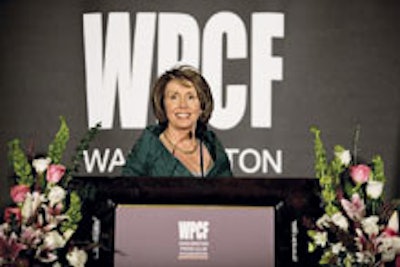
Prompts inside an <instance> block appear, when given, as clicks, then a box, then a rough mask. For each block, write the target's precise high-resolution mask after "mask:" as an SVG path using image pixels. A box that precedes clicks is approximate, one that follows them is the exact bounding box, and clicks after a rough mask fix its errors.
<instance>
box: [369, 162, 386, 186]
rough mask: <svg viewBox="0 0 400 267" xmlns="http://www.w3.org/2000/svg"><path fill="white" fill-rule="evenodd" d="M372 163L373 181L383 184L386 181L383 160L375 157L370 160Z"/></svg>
mask: <svg viewBox="0 0 400 267" xmlns="http://www.w3.org/2000/svg"><path fill="white" fill-rule="evenodd" d="M372 163H373V164H374V168H373V171H374V180H375V181H380V182H385V181H386V177H385V171H384V169H385V167H384V163H383V160H382V158H381V156H379V155H376V156H374V157H373V158H372Z"/></svg>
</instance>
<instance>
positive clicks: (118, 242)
mask: <svg viewBox="0 0 400 267" xmlns="http://www.w3.org/2000/svg"><path fill="white" fill-rule="evenodd" d="M72 184H73V187H74V188H75V189H77V190H78V191H79V192H80V195H81V196H82V199H84V208H83V209H84V211H83V212H84V214H85V216H84V218H83V222H82V223H81V227H80V228H79V231H80V232H81V234H82V235H85V234H86V233H90V232H91V233H92V236H93V240H99V242H100V243H101V244H102V246H101V247H98V248H96V249H95V250H94V252H93V255H92V256H91V257H90V261H89V263H88V266H96V267H98V266H99V265H101V266H116V267H121V266H140V267H142V266H152V267H157V266H163V267H169V266H173V267H176V266H177V267H180V266H185V267H186V266H188V267H196V266H199V267H200V266H201V267H210V266H218V267H224V266H229V267H232V266H252V267H254V266H263V267H264V266H265V267H272V266H275V267H292V266H293V267H299V266H307V267H311V266H316V264H315V263H317V262H318V261H316V260H315V259H314V257H313V256H312V255H310V254H309V253H308V252H307V242H308V236H307V230H308V229H307V228H306V227H305V224H304V223H306V222H307V220H308V218H314V217H318V216H319V214H320V207H319V197H318V195H316V194H315V193H316V192H318V180H316V179H307V178H304V179H300V178H298V179H297V178H281V179H278V178H274V179H264V178H262V179H257V178H254V179H253V178H218V179H195V178H185V177H182V178H178V177H172V178H167V177H164V178H161V177H160V178H153V177H152V178H148V177H115V178H111V179H110V178H106V177H80V178H75V179H74V180H73V183H72ZM93 222H95V223H94V225H95V227H92V226H91V225H92V224H93ZM93 229H94V230H96V231H94V230H93Z"/></svg>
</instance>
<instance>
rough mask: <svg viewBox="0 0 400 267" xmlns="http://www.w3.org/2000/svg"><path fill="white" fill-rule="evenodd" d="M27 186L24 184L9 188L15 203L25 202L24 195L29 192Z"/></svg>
mask: <svg viewBox="0 0 400 267" xmlns="http://www.w3.org/2000/svg"><path fill="white" fill-rule="evenodd" d="M30 191H31V189H30V188H29V186H27V185H24V184H19V185H14V186H13V187H11V190H10V195H11V198H12V200H13V201H14V202H15V203H22V202H24V201H25V198H26V194H27V193H28V192H30Z"/></svg>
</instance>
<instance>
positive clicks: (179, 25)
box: [158, 13, 200, 75]
mask: <svg viewBox="0 0 400 267" xmlns="http://www.w3.org/2000/svg"><path fill="white" fill-rule="evenodd" d="M158 43H159V45H158V75H161V74H162V73H164V72H165V71H166V70H168V69H169V68H171V66H174V65H176V64H178V63H183V64H190V65H192V66H193V67H197V68H198V67H199V56H200V34H199V26H198V25H197V22H196V20H195V19H194V18H193V17H192V16H190V15H187V14H181V13H160V15H159V16H158Z"/></svg>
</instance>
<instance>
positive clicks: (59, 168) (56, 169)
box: [46, 164, 66, 183]
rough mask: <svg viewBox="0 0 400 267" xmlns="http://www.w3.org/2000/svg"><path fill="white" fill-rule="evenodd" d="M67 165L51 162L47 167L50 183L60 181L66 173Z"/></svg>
mask: <svg viewBox="0 0 400 267" xmlns="http://www.w3.org/2000/svg"><path fill="white" fill-rule="evenodd" d="M65 170H66V168H65V166H63V165H60V164H51V165H49V167H48V168H47V173H46V180H47V181H48V182H49V183H58V182H59V181H60V180H61V178H62V177H63V175H64V173H65Z"/></svg>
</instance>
